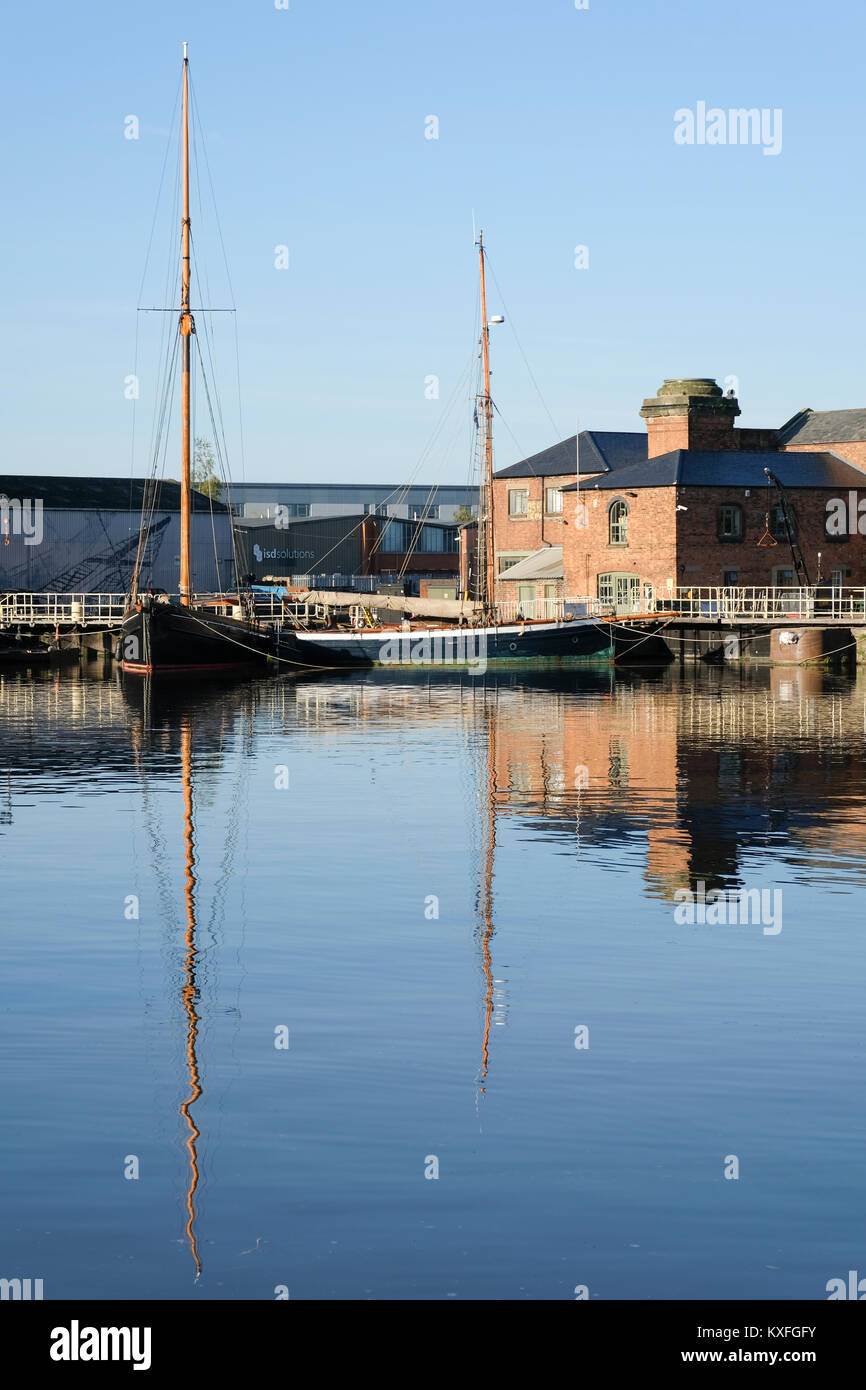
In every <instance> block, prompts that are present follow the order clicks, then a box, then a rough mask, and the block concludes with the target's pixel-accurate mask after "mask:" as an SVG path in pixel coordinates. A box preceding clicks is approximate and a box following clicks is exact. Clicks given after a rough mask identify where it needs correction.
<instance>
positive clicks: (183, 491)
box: [180, 44, 195, 605]
mask: <svg viewBox="0 0 866 1390" xmlns="http://www.w3.org/2000/svg"><path fill="white" fill-rule="evenodd" d="M186 49H187V46H186V44H184V46H183V133H182V136H181V140H182V149H181V161H182V168H181V183H182V195H183V214H182V220H181V224H180V345H181V368H180V370H181V378H180V385H181V393H180V409H181V422H182V424H181V428H182V438H181V475H180V601H181V603H182V604H184V605H188V604H189V600H190V593H191V581H190V568H191V567H190V493H191V481H192V479H191V473H192V470H191V466H190V420H189V416H190V337H191V335H192V334H193V333H194V332H195V323H194V321H193V317H192V314H191V313H190V309H189V282H190V262H189V59H188V58H187V56H186Z"/></svg>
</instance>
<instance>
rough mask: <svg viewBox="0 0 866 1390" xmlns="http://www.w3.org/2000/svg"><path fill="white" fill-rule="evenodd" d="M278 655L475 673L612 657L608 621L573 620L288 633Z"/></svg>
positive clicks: (340, 665) (315, 664) (329, 664)
mask: <svg viewBox="0 0 866 1390" xmlns="http://www.w3.org/2000/svg"><path fill="white" fill-rule="evenodd" d="M278 654H279V655H280V656H282V657H283V658H284V659H291V660H292V661H293V662H297V663H298V664H299V665H302V666H306V667H309V668H313V669H318V670H332V671H333V670H352V669H366V670H369V669H370V668H371V667H383V668H404V669H406V668H408V669H412V670H418V669H423V668H424V667H451V668H453V669H463V670H469V671H477V672H480V671H482V670H486V669H487V667H488V666H492V667H494V668H495V669H497V670H498V669H505V668H507V667H524V666H531V667H533V668H542V669H545V668H546V669H551V670H563V669H567V668H569V667H572V666H579V665H584V664H586V663H588V662H594V663H600V662H608V661H610V660H611V658H612V656H613V648H612V646H611V635H610V626H609V624H607V623H603V622H593V621H591V620H576V621H572V622H561V623H537V624H526V625H522V624H514V625H509V626H502V627H489V628H457V627H446V628H435V629H430V628H416V629H414V630H412V631H410V632H403V631H393V630H388V631H368V632H348V631H347V632H333V633H331V632H311V633H299V632H287V631H283V633H282V634H281V636H280V643H279V647H278Z"/></svg>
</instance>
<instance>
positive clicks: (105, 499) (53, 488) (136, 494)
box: [0, 473, 228, 512]
mask: <svg viewBox="0 0 866 1390" xmlns="http://www.w3.org/2000/svg"><path fill="white" fill-rule="evenodd" d="M157 486H158V491H157V500H156V510H157V511H158V512H179V511H180V483H170V482H166V481H164V482H160V483H159V484H158V485H157ZM144 488H145V479H144V478H133V479H131V480H130V479H129V478H57V477H52V476H47V477H39V476H33V475H31V474H17V473H0V497H10V498H11V497H17V498H20V499H21V500H22V501H23V499H24V498H27V499H28V500H29V501H34V502H35V501H38V500H39V499H41V501H42V505H43V507H44V508H45V510H46V511H55V512H57V511H64V512H66V511H104V512H129V511H132V512H140V511H141V503H142V498H143V495H144ZM210 508H211V503H210V498H208V497H206V496H205V494H204V493H203V492H193V494H192V510H193V511H194V512H209V511H210ZM213 509H214V512H226V511H228V507H227V506H226V505H225V503H224V502H216V501H215V502H214V504H213Z"/></svg>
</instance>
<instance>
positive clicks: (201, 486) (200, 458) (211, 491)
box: [192, 438, 223, 502]
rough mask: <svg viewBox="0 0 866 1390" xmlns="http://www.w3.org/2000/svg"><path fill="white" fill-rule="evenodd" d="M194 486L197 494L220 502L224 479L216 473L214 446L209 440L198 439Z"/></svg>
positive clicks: (194, 460) (194, 458)
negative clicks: (201, 493)
mask: <svg viewBox="0 0 866 1390" xmlns="http://www.w3.org/2000/svg"><path fill="white" fill-rule="evenodd" d="M192 485H193V487H194V488H195V489H196V491H197V492H203V493H204V494H205V496H206V497H210V498H211V499H212V500H213V501H214V502H218V501H219V500H220V495H221V493H222V490H223V485H222V479H221V478H220V477H219V476H218V474H217V471H216V459H215V457H214V451H213V445H212V444H211V442H210V440H209V439H201V438H199V439H196V441H195V452H194V454H193V463H192Z"/></svg>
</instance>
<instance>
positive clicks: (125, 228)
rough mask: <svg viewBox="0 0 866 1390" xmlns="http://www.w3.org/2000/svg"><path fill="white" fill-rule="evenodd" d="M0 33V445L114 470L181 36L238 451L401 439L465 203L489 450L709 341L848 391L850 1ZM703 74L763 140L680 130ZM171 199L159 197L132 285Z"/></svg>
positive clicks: (149, 356) (540, 7) (125, 425)
mask: <svg viewBox="0 0 866 1390" xmlns="http://www.w3.org/2000/svg"><path fill="white" fill-rule="evenodd" d="M3 36H4V43H3V45H2V48H3V57H2V73H0V79H2V80H0V87H2V93H0V104H2V108H3V120H2V126H0V131H2V168H3V192H4V197H3V214H2V217H0V266H2V275H3V316H2V317H3V325H4V331H3V333H2V335H0V371H2V377H3V383H4V388H5V389H4V392H3V396H4V404H3V414H2V439H3V445H4V448H3V456H4V459H5V466H6V469H7V471H9V472H24V473H43V472H53V473H63V474H75V473H93V474H108V475H121V476H124V475H128V473H129V470H130V460H131V436H132V430H131V415H132V409H133V407H132V404H131V402H129V401H128V400H125V399H124V379H125V377H126V376H127V375H128V374H129V373H131V372H132V371H133V370H134V360H135V342H136V318H137V317H140V318H141V320H142V322H141V323H140V325H139V368H140V375H141V378H142V396H141V399H140V400H139V402H138V405H137V406H136V435H137V451H136V460H135V461H136V472H138V473H142V472H146V471H147V468H148V464H149V457H148V449H147V443H148V435H149V421H148V412H149V410H150V408H151V407H152V403H153V390H154V382H153V381H152V380H151V376H152V368H153V365H154V360H155V337H154V335H155V332H157V331H158V325H157V322H156V319H155V318H154V317H153V316H147V319H146V321H145V316H137V315H136V304H137V303H138V302H139V300H138V293H139V285H140V282H141V278H142V271H143V269H144V262H145V252H146V249H147V242H148V236H149V232H150V226H151V221H152V219H153V215H154V207H155V204H156V199H157V191H158V187H159V180H160V170H161V167H162V162H163V157H164V155H165V150H166V140H167V132H168V129H169V125H170V122H171V118H172V114H173V111H174V104H175V98H176V92H177V85H178V78H179V72H180V58H181V40H183V39H188V40H189V42H190V61H191V69H192V75H193V82H194V86H195V91H196V96H197V102H198V109H199V113H200V116H201V120H202V126H203V129H204V132H205V138H206V145H207V152H208V158H209V161H210V167H211V171H212V174H213V180H214V185H215V189H216V197H217V205H218V208H219V212H220V218H221V225H222V232H223V237H224V241H225V246H226V251H227V255H228V262H229V268H230V271H231V278H232V283H233V287H234V299H235V303H236V304H237V308H238V313H237V331H238V343H239V353H240V380H241V388H242V403H243V442H244V458H243V462H242V461H241V457H240V453H239V448H238V444H239V430H238V423H237V422H238V403H237V392H236V370H235V346H234V329H233V327H232V325H231V322H230V320H229V319H228V317H227V316H224V317H223V318H222V320H221V321H220V322H218V323H217V324H216V331H217V336H218V347H219V357H218V361H219V363H220V364H221V366H220V371H219V381H220V386H221V396H222V400H223V408H224V411H225V414H226V423H227V428H228V433H229V442H230V445H231V466H232V472H233V474H234V475H235V476H236V477H240V476H241V475H242V473H243V474H244V475H245V476H246V478H247V479H249V480H258V479H263V480H271V479H272V480H286V481H304V480H307V479H319V480H323V481H335V482H337V481H343V480H350V479H354V478H357V479H360V480H364V481H370V482H395V483H396V482H400V481H402V480H405V479H407V478H408V477H409V476H410V475H411V474H412V473H413V471H414V470H415V468H416V465H417V463H418V460H419V458H421V457H422V455H423V454H424V452H425V449H426V447H427V445H428V442H429V440H430V438H431V436H432V435H433V432H434V430H435V429H436V428H437V426H439V425H441V424H442V415H443V412H444V411H445V407H446V402H447V400H448V397H449V396H450V395H451V393H452V390H453V389H454V388H455V386H457V384H458V382H459V380H460V377H461V373H462V371H463V369H464V366H465V365H466V363H467V361H468V360H469V358H470V355H471V352H472V348H473V340H474V339H473V335H474V329H475V319H474V307H475V299H476V288H477V287H476V272H477V267H476V261H475V258H474V251H473V246H472V212H473V209H474V212H475V216H476V218H477V221H478V223H479V224H480V225H482V226H483V228H484V231H485V238H486V240H487V244H488V246H489V250H490V257H491V264H492V267H493V270H494V271H495V273H496V277H497V280H498V282H499V286H500V287H501V291H502V294H503V295H504V298H505V303H506V305H507V309H508V320H509V321H508V323H507V324H506V325H505V326H504V327H503V328H501V329H499V330H497V333H496V338H495V346H494V353H495V358H494V364H495V381H494V395H495V397H496V400H497V403H498V405H499V407H500V409H501V412H502V417H503V421H502V422H500V423H499V424H498V433H497V443H496V461H497V465H498V466H506V465H507V464H509V463H512V462H514V461H516V460H517V459H518V458H520V457H522V456H523V454H525V453H531V452H535V451H536V450H538V449H541V448H544V447H546V446H547V445H548V444H550V443H552V442H554V441H555V439H556V438H557V437H562V436H565V435H566V434H570V433H572V432H573V430H574V428H575V423H576V421H578V420H579V422H580V424H581V426H583V427H586V428H597V429H634V428H642V422H641V421H640V419H639V417H638V413H637V412H638V410H639V408H640V404H641V401H642V399H643V397H644V396H648V395H652V394H654V393H655V391H656V389H657V388H658V386H659V385H660V384H661V382H662V380H663V378H664V377H666V376H677V375H706V376H715V377H716V378H717V379H719V380H720V381H721V380H722V378H724V377H726V376H735V377H736V378H737V381H738V385H739V394H740V403H741V406H742V410H743V415H742V417H741V420H740V423H741V424H744V425H773V424H780V423H781V422H782V421H783V420H785V419H787V418H788V417H789V416H790V415H791V414H793V413H794V411H796V410H797V409H799V408H801V407H803V406H807V405H810V406H813V407H815V408H816V409H834V408H842V407H845V406H862V405H866V389H864V381H863V368H864V352H863V337H862V328H861V325H862V322H863V308H864V292H863V277H862V273H861V267H862V264H863V211H864V209H863V201H864V193H863V179H862V148H863V134H864V124H866V123H864V114H866V111H864V108H866V97H864V93H863V82H862V49H863V39H864V15H863V11H862V6H859V5H855V4H854V3H853V0H829V3H824V4H821V5H815V4H813V3H810V4H807V3H804V0H784V3H783V0H732V2H731V3H727V4H725V5H723V6H711V5H705V4H701V3H697V0H694V2H693V3H686V2H685V0H668V3H666V4H665V5H663V6H660V5H654V4H649V3H637V0H629V3H622V0H589V9H587V10H576V9H575V8H574V0H535V3H529V2H528V0H527V2H526V3H518V0H436V3H418V0H416V3H413V4H406V3H405V0H365V3H362V4H360V3H358V2H357V0H291V8H290V9H289V10H287V11H286V10H277V9H276V8H275V6H274V4H273V0H244V3H239V2H238V3H227V2H226V0H194V2H192V3H183V0H172V2H171V3H166V2H165V0H149V3H148V4H146V5H130V6H118V5H117V4H116V3H107V2H106V3H84V4H81V5H77V6H71V5H60V4H56V3H55V4H53V5H49V6H23V5H20V6H17V7H16V9H15V11H14V12H13V11H11V10H9V9H7V11H6V15H5V17H4V20H3ZM699 101H705V102H706V103H707V105H708V106H709V107H713V106H717V107H721V108H723V109H725V110H727V109H729V108H731V107H757V108H759V109H763V108H767V109H770V110H772V109H780V110H781V111H782V122H783V123H782V132H783V138H782V149H781V152H780V153H779V154H778V155H777V156H767V155H765V154H764V153H763V150H762V148H760V147H758V146H751V145H750V146H743V145H725V146H710V145H697V144H695V145H692V146H682V145H677V144H676V143H675V142H674V139H673V132H674V112H675V111H677V110H678V109H680V108H691V109H695V108H696V106H697V103H698V102H699ZM131 114H132V115H136V116H137V117H138V119H139V122H140V136H139V139H138V140H127V139H125V138H124V119H125V118H126V117H127V116H128V115H131ZM429 115H435V116H437V117H438V120H439V138H438V140H428V139H425V118H426V117H428V116H429ZM172 158H173V155H172ZM167 211H168V209H167V208H166V207H165V205H164V206H163V213H167ZM193 211H194V224H193V230H194V235H195V236H196V238H197V242H198V244H199V245H200V247H201V249H202V251H203V253H204V257H205V260H206V262H207V266H208V270H209V277H210V281H211V289H212V292H213V298H214V299H217V298H219V299H220V301H221V302H222V303H225V302H227V301H226V298H225V296H226V294H227V292H228V291H227V290H226V288H225V275H224V273H223V272H222V269H221V266H222V262H221V255H220V250H219V241H218V239H217V237H216V234H215V229H214V226H213V223H212V222H211V223H210V224H208V222H207V221H205V222H204V223H201V221H200V220H199V221H196V220H195V213H196V209H195V208H194V210H193ZM173 234H174V233H173V228H172V227H170V225H169V220H168V218H167V216H163V217H162V221H161V223H159V225H158V229H157V235H156V239H155V243H154V246H155V250H154V254H153V258H152V264H151V268H150V278H149V281H148V282H147V283H146V289H145V293H144V295H143V297H142V301H141V302H146V303H155V302H158V300H159V297H160V291H159V277H160V275H162V276H164V274H165V270H166V266H167V265H168V251H169V238H170V236H172V235H173ZM578 244H581V245H586V246H587V247H588V248H589V268H588V269H586V270H578V269H576V268H575V266H574V248H575V246H576V245H578ZM277 245H287V246H288V247H289V254H290V266H289V269H288V270H277V269H275V266H274V259H275V257H274V248H275V247H276V246H277ZM157 271H158V272H159V274H157V273H156V272H157ZM502 307H503V305H502V300H501V298H500V295H499V294H498V292H497V290H496V287H495V286H492V287H491V289H490V295H489V302H488V309H489V312H490V313H491V314H492V313H495V312H498V311H501V310H502ZM215 322H216V321H215ZM514 330H516V333H517V335H518V339H519V343H520V344H522V347H523V350H524V352H525V354H526V356H527V358H528V360H529V363H530V365H531V367H532V371H533V373H534V375H535V378H536V380H537V382H538V384H539V386H540V389H541V393H542V396H543V400H544V404H542V401H541V400H540V399H539V396H538V394H537V393H536V390H535V388H534V386H533V384H532V381H531V380H530V377H529V375H528V374H527V371H526V367H525V366H524V362H523V358H522V355H521V352H520V350H519V347H518V339H515V336H514ZM149 371H150V372H151V375H148V372H149ZM433 374H435V375H437V376H438V377H439V379H440V398H439V400H429V399H425V394H424V388H425V378H427V377H428V376H429V375H433ZM545 407H546V409H545ZM547 411H549V412H550V415H551V416H552V417H553V421H554V422H555V424H556V427H557V428H556V430H555V429H554V426H553V424H551V421H550V419H549V418H548V414H547V413H546V412H547ZM471 413H472V408H471V404H470V403H469V401H468V399H466V397H465V393H464V395H463V396H462V397H461V398H460V399H459V400H458V402H457V406H456V408H455V410H453V411H452V412H451V415H450V416H449V419H448V422H447V428H443V429H442V436H441V437H442V441H443V443H442V446H441V447H437V448H435V449H433V450H431V451H430V452H429V456H428V458H427V460H426V462H425V463H424V464H423V467H422V469H421V472H420V473H419V475H418V476H419V478H420V479H421V480H423V481H442V482H446V481H447V482H464V481H467V478H468V470H469V456H470V428H469V426H470V421H471ZM509 431H510V433H509ZM199 432H200V433H208V432H209V429H208V426H207V423H206V421H205V420H204V419H203V418H202V417H200V419H199ZM174 452H175V453H176V452H177V451H176V450H175V451H174ZM169 461H170V466H169V467H168V469H167V471H168V472H169V474H171V473H173V472H174V473H176V471H177V470H176V468H175V467H174V455H173V454H170V455H169Z"/></svg>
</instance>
